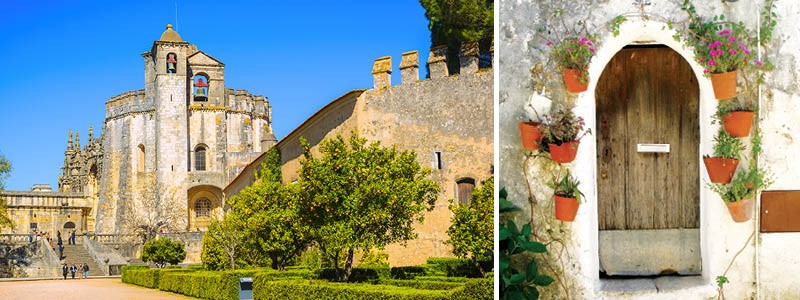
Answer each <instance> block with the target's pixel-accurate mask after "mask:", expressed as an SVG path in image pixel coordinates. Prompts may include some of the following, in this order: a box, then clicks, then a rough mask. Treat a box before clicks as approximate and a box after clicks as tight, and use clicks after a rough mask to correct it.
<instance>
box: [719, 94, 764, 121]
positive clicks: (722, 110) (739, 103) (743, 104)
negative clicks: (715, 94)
mask: <svg viewBox="0 0 800 300" xmlns="http://www.w3.org/2000/svg"><path fill="white" fill-rule="evenodd" d="M757 108H758V104H757V103H755V101H753V100H748V99H747V98H746V97H735V98H733V99H730V100H726V101H723V102H720V103H719V105H717V113H716V114H715V115H714V116H715V117H716V120H722V117H723V116H725V115H727V114H729V113H731V112H735V111H756V109H757Z"/></svg>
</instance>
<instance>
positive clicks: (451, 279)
mask: <svg viewBox="0 0 800 300" xmlns="http://www.w3.org/2000/svg"><path fill="white" fill-rule="evenodd" d="M414 279H416V280H425V281H442V282H467V281H470V280H473V279H472V278H466V277H447V276H417V277H416V278H414Z"/></svg>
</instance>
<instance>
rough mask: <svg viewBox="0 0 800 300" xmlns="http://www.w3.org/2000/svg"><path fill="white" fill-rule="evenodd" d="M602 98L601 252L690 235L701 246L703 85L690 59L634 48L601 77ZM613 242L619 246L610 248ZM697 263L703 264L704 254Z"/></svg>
mask: <svg viewBox="0 0 800 300" xmlns="http://www.w3.org/2000/svg"><path fill="white" fill-rule="evenodd" d="M596 101H597V127H596V128H597V133H596V138H597V164H598V179H597V180H598V222H599V224H598V225H599V229H600V230H601V245H600V246H601V249H600V252H601V257H602V256H603V252H606V254H611V253H609V251H612V250H611V249H615V250H613V251H619V250H623V249H626V248H633V249H640V250H639V251H640V252H649V251H650V250H648V249H649V248H648V247H653V245H654V244H653V243H647V241H648V240H651V239H653V238H656V239H658V238H667V239H669V236H673V237H675V238H676V239H679V241H676V242H677V243H681V244H685V243H687V241H686V239H689V240H691V241H688V242H689V243H691V244H692V246H693V247H694V246H696V247H695V248H697V250H699V231H697V230H696V228H698V227H699V183H700V182H699V178H698V161H699V154H698V151H699V128H698V101H699V88H698V85H697V80H696V78H695V75H694V73H693V72H692V70H691V67H690V66H689V64H688V63H687V62H686V61H685V60H684V59H683V58H682V57H681V56H680V55H679V54H678V53H676V52H675V51H673V50H672V49H670V48H668V47H665V46H633V47H626V48H624V49H622V50H621V51H620V52H618V53H617V54H616V55H615V56H614V58H612V60H611V62H609V64H608V65H607V66H606V69H605V70H604V71H603V74H602V75H601V76H600V79H599V81H598V84H597V89H596ZM637 144H669V148H670V149H669V152H667V153H652V152H639V151H637ZM686 229H695V230H693V231H686ZM653 230H655V231H653ZM659 230H660V231H659ZM676 230H677V231H676ZM603 231H608V234H605V235H604V232H603ZM611 231H614V232H613V233H612V232H611ZM637 235H638V236H637ZM695 236H697V238H696V239H697V241H696V242H695V241H694V240H695ZM604 239H605V241H604ZM609 243H614V244H616V245H614V246H608V247H606V249H603V248H604V246H607V244H609ZM642 243H644V244H642ZM619 244H625V245H627V246H620V245H619ZM659 247H662V246H659ZM690 248H692V247H690ZM675 250H676V251H683V250H682V249H680V248H679V249H675ZM690 250H691V249H690ZM625 251H628V250H625ZM634 251H636V250H634ZM691 251H694V250H691ZM697 252H698V254H697V260H699V251H697ZM642 254H643V255H644V256H646V255H647V253H642ZM612 256H613V255H612ZM606 259H607V260H608V259H613V258H609V257H606ZM642 259H644V260H646V259H647V257H642ZM650 259H651V260H652V259H662V260H663V259H664V258H663V257H657V256H656V257H653V258H650ZM686 259H687V258H686V257H676V258H675V260H686ZM601 260H602V259H601ZM691 260H694V259H691ZM695 263H696V266H695ZM611 264H613V262H611ZM644 265H648V264H647V263H644ZM692 265H693V266H692V268H695V269H697V270H698V271H699V261H694V262H693V263H692ZM644 268H645V269H647V268H649V267H647V266H645V267H644ZM665 268H667V269H670V268H669V267H665ZM681 268H682V267H680V266H678V267H677V269H678V270H683V273H692V272H693V271H687V269H686V268H683V269H681ZM689 269H691V268H689ZM671 270H676V269H671ZM663 272H665V270H634V271H623V272H617V273H621V274H626V275H636V274H640V273H641V274H643V275H644V274H660V273H663ZM678 272H679V273H680V271H678Z"/></svg>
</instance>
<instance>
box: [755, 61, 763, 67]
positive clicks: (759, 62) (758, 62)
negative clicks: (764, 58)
mask: <svg viewBox="0 0 800 300" xmlns="http://www.w3.org/2000/svg"><path fill="white" fill-rule="evenodd" d="M756 65H758V66H759V67H761V66H763V65H764V63H763V62H761V61H760V60H757V61H756Z"/></svg>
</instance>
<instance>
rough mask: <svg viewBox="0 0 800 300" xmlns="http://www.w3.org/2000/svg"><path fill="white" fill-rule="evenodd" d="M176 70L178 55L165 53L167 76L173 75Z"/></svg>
mask: <svg viewBox="0 0 800 300" xmlns="http://www.w3.org/2000/svg"><path fill="white" fill-rule="evenodd" d="M177 70H178V55H176V54H175V53H172V52H170V53H167V74H175V72H176V71H177Z"/></svg>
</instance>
